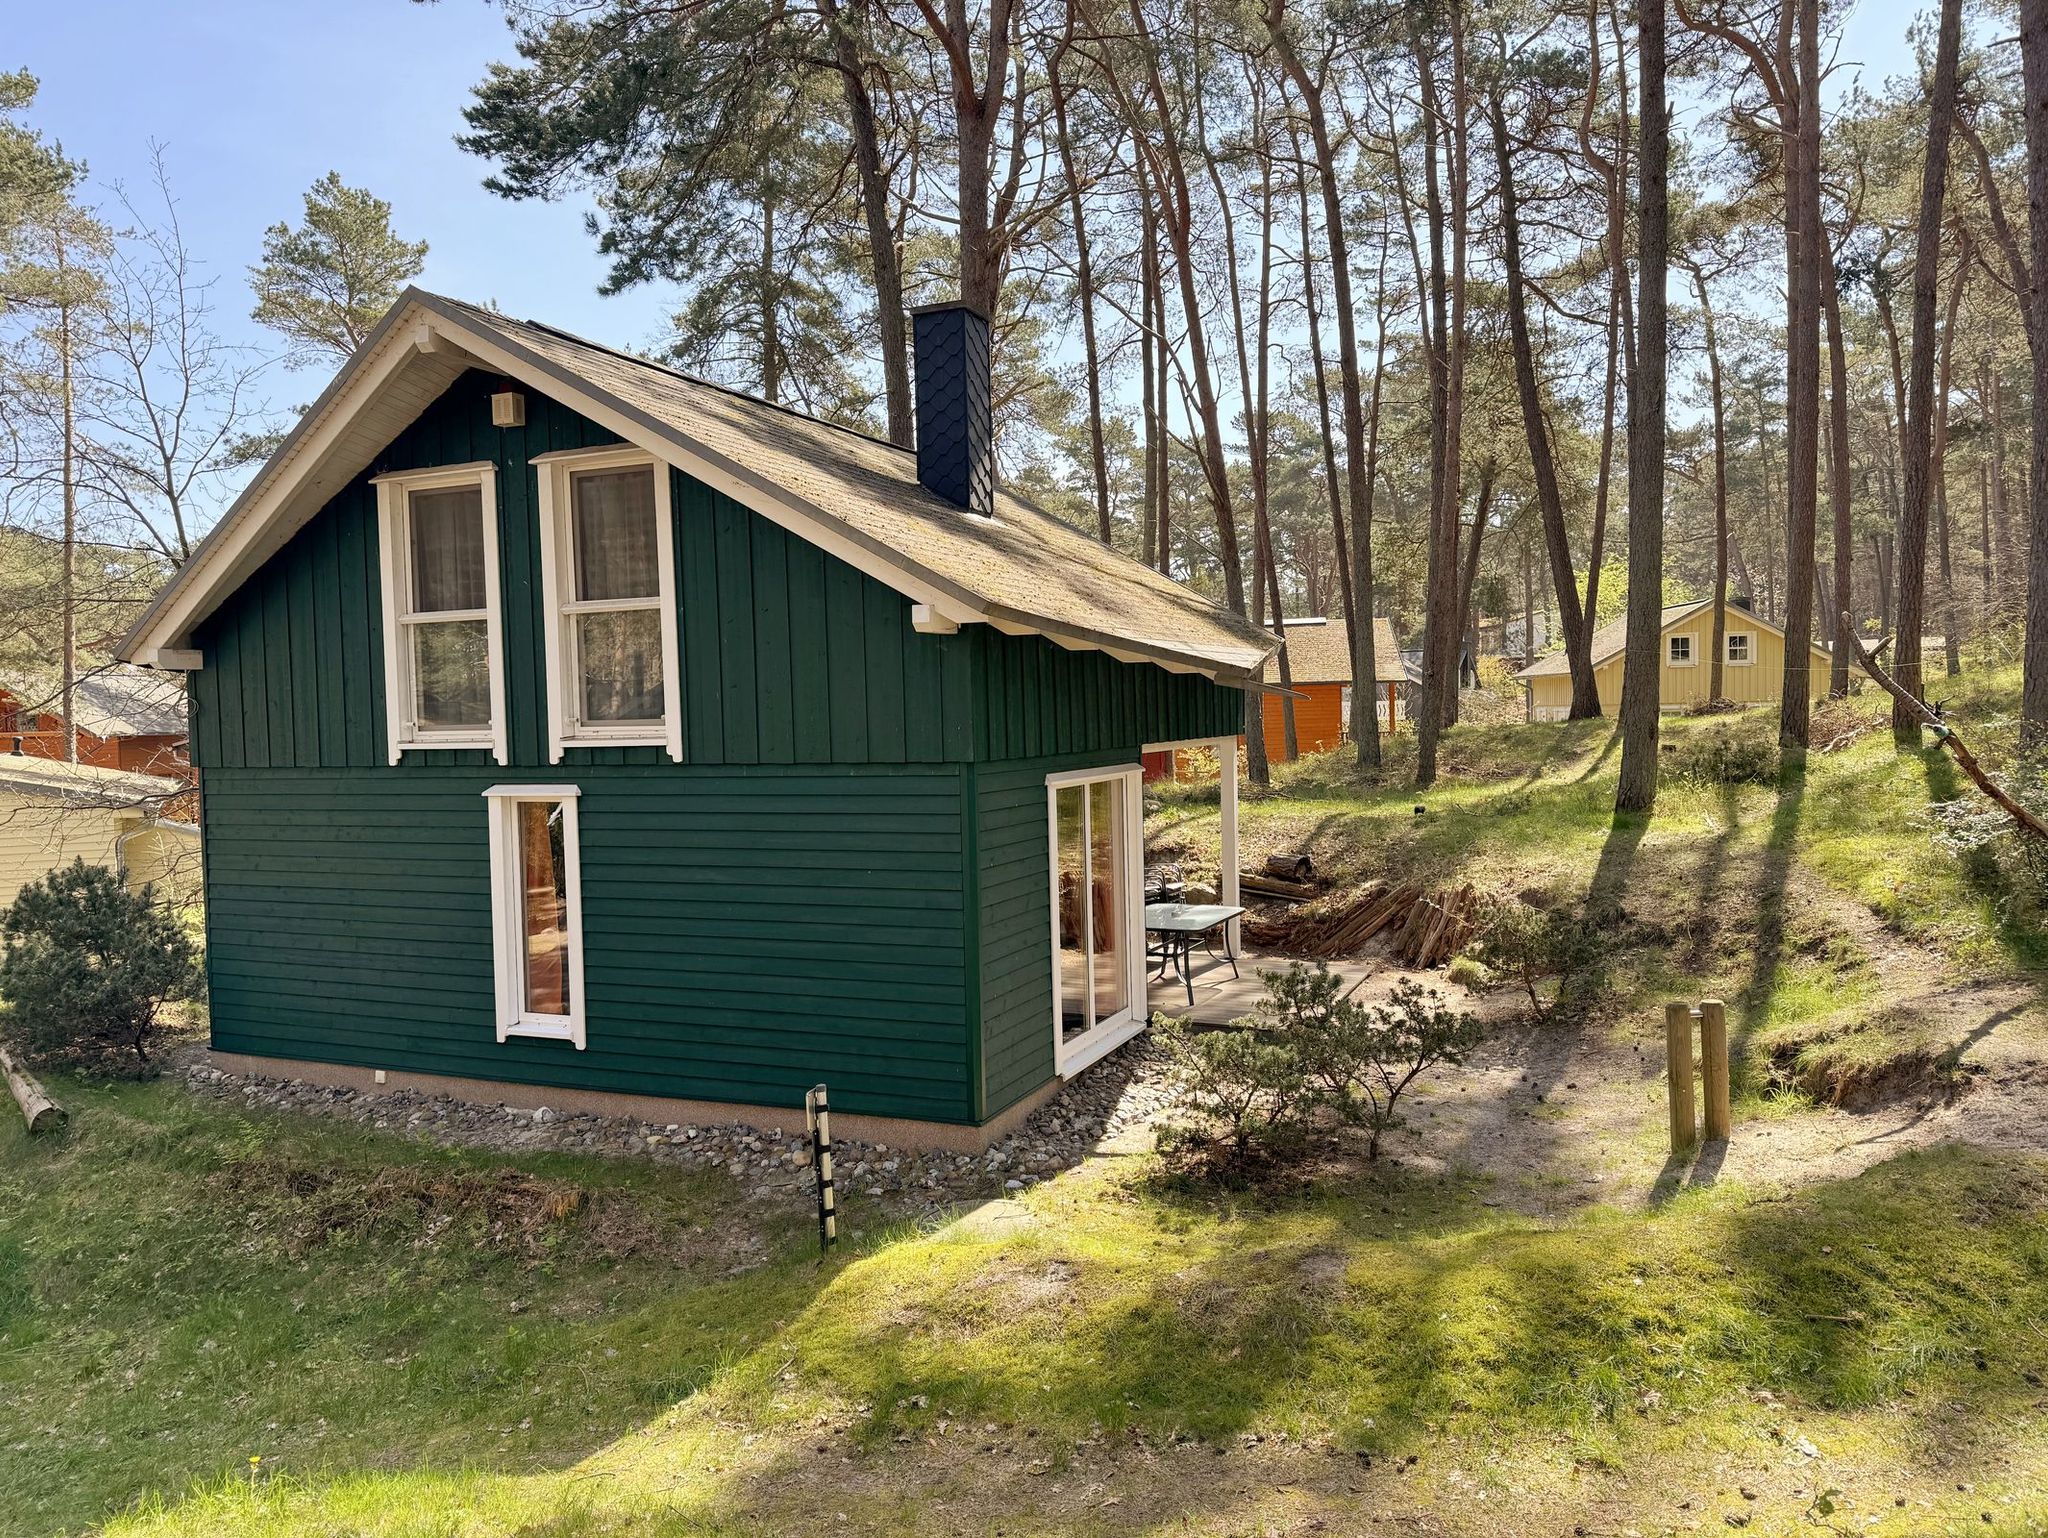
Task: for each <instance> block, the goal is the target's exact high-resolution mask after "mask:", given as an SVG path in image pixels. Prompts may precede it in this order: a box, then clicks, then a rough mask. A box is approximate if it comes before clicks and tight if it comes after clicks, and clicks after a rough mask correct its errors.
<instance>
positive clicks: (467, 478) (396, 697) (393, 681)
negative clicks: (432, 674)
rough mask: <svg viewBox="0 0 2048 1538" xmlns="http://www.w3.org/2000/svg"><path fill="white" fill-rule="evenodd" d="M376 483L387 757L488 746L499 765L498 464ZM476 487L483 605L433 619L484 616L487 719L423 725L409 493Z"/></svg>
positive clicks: (505, 751)
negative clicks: (472, 724) (412, 633)
mask: <svg viewBox="0 0 2048 1538" xmlns="http://www.w3.org/2000/svg"><path fill="white" fill-rule="evenodd" d="M370 484H371V485H373V486H375V487H376V488H377V535H378V543H379V545H380V546H381V549H380V551H379V566H380V568H381V572H380V575H381V579H382V586H383V595H382V596H383V606H384V740H385V743H386V744H387V747H388V749H389V757H390V761H391V762H392V763H393V764H396V763H397V762H398V760H399V755H400V754H402V753H405V752H407V751H408V750H411V751H415V752H417V751H421V750H428V751H431V750H436V749H453V748H486V749H488V750H489V751H490V753H491V756H492V757H493V758H495V759H496V760H497V762H498V763H500V764H504V763H506V762H508V761H509V756H510V749H509V744H508V742H507V738H506V729H505V664H504V645H503V640H504V605H503V602H502V600H501V597H500V591H499V576H498V467H497V466H496V465H494V464H492V463H491V462H490V461H489V460H478V461H475V462H473V463H470V464H463V465H436V466H434V467H433V468H432V469H427V470H400V471H394V472H393V473H391V474H389V475H379V476H376V477H374V478H373V479H372V480H371V482H370ZM451 486H475V487H476V488H477V489H478V491H479V493H480V495H479V498H478V500H479V502H480V503H481V506H482V516H483V523H484V607H483V609H482V611H481V612H479V611H477V610H474V609H455V610H449V611H447V612H445V613H437V614H435V615H434V619H435V620H436V621H440V622H444V623H445V622H447V621H450V620H465V619H466V620H477V619H481V620H482V621H484V652H485V656H486V660H487V663H488V665H489V667H490V673H491V719H490V722H489V724H488V725H486V726H485V727H483V728H481V729H465V730H461V731H434V730H422V729H421V728H420V726H419V725H418V724H417V723H416V722H415V721H413V720H412V719H411V717H412V708H413V697H412V685H413V679H412V648H411V647H410V646H408V645H407V644H406V636H405V630H406V627H407V624H408V622H409V620H410V619H411V614H410V609H411V605H412V597H411V595H412V540H411V533H412V524H411V518H412V503H411V499H412V494H413V493H414V492H415V491H445V490H447V489H448V488H449V487H451Z"/></svg>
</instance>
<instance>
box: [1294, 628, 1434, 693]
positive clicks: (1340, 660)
mask: <svg viewBox="0 0 2048 1538" xmlns="http://www.w3.org/2000/svg"><path fill="white" fill-rule="evenodd" d="M1286 624H1287V669H1288V674H1289V676H1290V677H1292V678H1293V680H1294V681H1295V682H1296V683H1298V684H1348V683H1350V682H1351V629H1350V627H1349V626H1348V625H1346V624H1345V623H1344V621H1342V620H1341V619H1291V620H1288V621H1287V622H1286ZM1372 665H1373V673H1374V676H1375V677H1376V678H1377V679H1378V681H1379V682H1380V683H1383V684H1402V683H1406V682H1407V681H1408V675H1407V674H1406V673H1405V672H1404V671H1403V670H1402V668H1401V648H1400V645H1399V643H1397V642H1396V641H1395V640H1394V627H1393V626H1392V625H1390V624H1389V623H1388V622H1387V621H1386V619H1385V618H1384V617H1382V616H1379V615H1375V616H1373V622H1372Z"/></svg>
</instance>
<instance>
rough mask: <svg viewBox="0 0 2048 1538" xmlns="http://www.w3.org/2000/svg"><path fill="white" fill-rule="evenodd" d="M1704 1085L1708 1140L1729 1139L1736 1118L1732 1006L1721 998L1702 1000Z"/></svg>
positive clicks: (1701, 1052)
mask: <svg viewBox="0 0 2048 1538" xmlns="http://www.w3.org/2000/svg"><path fill="white" fill-rule="evenodd" d="M1700 1086H1701V1088H1702V1089H1703V1090H1704V1091H1705V1094H1706V1120H1707V1141H1708V1142H1709V1143H1725V1142H1727V1141H1728V1129H1729V1126H1730V1124H1731V1122H1732V1120H1733V1118H1732V1117H1731V1116H1730V1114H1729V1110H1728V1008H1727V1006H1726V1005H1725V1004H1723V1003H1722V1002H1721V1001H1720V1000H1719V999H1702V1000H1700Z"/></svg>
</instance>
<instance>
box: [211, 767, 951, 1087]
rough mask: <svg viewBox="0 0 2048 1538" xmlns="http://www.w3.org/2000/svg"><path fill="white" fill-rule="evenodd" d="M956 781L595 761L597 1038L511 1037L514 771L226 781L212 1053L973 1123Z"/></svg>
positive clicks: (591, 900) (215, 827)
mask: <svg viewBox="0 0 2048 1538" xmlns="http://www.w3.org/2000/svg"><path fill="white" fill-rule="evenodd" d="M959 773H960V772H959V770H958V769H956V768H953V767H951V766H934V767H931V768H915V769H905V770H898V771H890V772H882V771H873V770H864V769H863V770H840V769H773V770H769V769H750V770H712V771H698V770H682V771H672V772H664V771H660V770H648V769H643V768H635V767H631V766H620V767H604V768H592V769H590V770H588V771H586V772H583V773H581V774H579V775H577V776H576V777H575V783H576V784H577V785H578V786H579V787H580V789H581V795H580V797H579V799H578V821H579V826H580V831H581V837H582V845H583V927H584V947H583V948H584V959H585V964H586V968H587V975H586V983H585V988H586V993H587V1009H588V1040H589V1046H588V1049H587V1050H585V1051H581V1052H579V1051H577V1050H576V1049H575V1048H573V1047H570V1046H568V1045H566V1044H565V1043H561V1042H552V1041H532V1040H527V1041H522V1040H518V1039H514V1040H511V1041H507V1042H505V1043H503V1044H500V1043H499V1042H498V1041H497V1040H496V1039H495V1037H496V1033H495V1030H494V1028H493V1023H492V1017H493V1009H494V999H493V990H492V981H491V979H492V970H491V969H492V958H491V928H490V915H491V903H490V879H489V867H490V855H489V846H488V842H487V836H486V809H485V804H484V798H483V795H482V791H483V790H484V788H485V787H486V786H487V785H489V784H491V783H493V781H494V780H495V779H496V778H497V776H496V775H495V774H486V773H478V772H476V771H472V770H463V769H454V768H450V769H425V770H421V771H418V772H416V773H409V774H406V775H404V776H403V777H402V778H401V777H399V776H397V775H395V774H393V773H392V772H391V771H390V770H388V769H386V770H384V771H383V772H381V773H380V772H377V771H344V772H339V773H336V772H321V773H310V774H289V775H280V774H278V773H277V772H275V771H259V770H232V771H231V770H213V771H209V772H208V776H207V784H206V788H205V796H206V803H207V806H206V815H207V823H208V845H207V860H208V865H209V877H210V879H211V883H212V890H211V892H210V893H209V903H208V922H209V930H210V942H211V943H210V947H209V956H208V963H209V971H210V974H211V983H212V1003H213V1032H214V1044H215V1045H216V1046H218V1047H220V1048H222V1049H224V1050H227V1051H233V1052H253V1053H263V1054H269V1055H274V1056H283V1057H306V1058H315V1059H318V1060H321V1061H329V1062H341V1063H357V1064H363V1065H366V1066H374V1067H382V1068H406V1069H415V1070H419V1071H422V1072H429V1073H445V1074H456V1075H470V1076H481V1077H487V1078H499V1079H512V1080H517V1081H521V1082H528V1083H541V1084H561V1085H569V1086H575V1087H584V1088H593V1089H632V1090H639V1091H642V1092H645V1093H650V1094H665V1095H678V1096H686V1097H697V1098H704V1099H714V1100H737V1101H743V1102H751V1103H756V1104H762V1103H765V1104H771V1105H795V1104H799V1103H801V1101H802V1098H803V1092H804V1090H806V1089H807V1088H809V1087H810V1086H811V1085H812V1084H815V1083H817V1082H818V1081H819V1080H820V1079H824V1080H827V1081H829V1082H830V1083H831V1085H832V1091H833V1102H834V1104H836V1105H841V1106H843V1107H844V1108H845V1109H847V1110H853V1111H868V1112H873V1113H876V1114H883V1115H892V1116H916V1117H923V1118H928V1119H932V1120H941V1121H962V1120H966V1119H968V1118H969V1115H970V1105H969V1098H968V1094H967V1067H966V1064H967V1048H968V1041H967V1036H966V1022H967V1019H968V1015H967V1011H966V997H965V994H966V987H965V968H964V965H963V961H962V944H963V929H964V923H963V917H964V897H963V890H962V873H961V867H960V857H959V849H960V844H961V796H960V785H959Z"/></svg>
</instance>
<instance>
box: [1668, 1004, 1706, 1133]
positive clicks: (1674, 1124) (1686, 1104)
mask: <svg viewBox="0 0 2048 1538" xmlns="http://www.w3.org/2000/svg"><path fill="white" fill-rule="evenodd" d="M1664 1061H1665V1065H1666V1067H1667V1068H1668V1069H1669V1071H1670V1095H1671V1151H1672V1152H1673V1153H1684V1152H1685V1151H1686V1150H1687V1149H1688V1148H1690V1147H1692V1145H1693V1144H1694V1143H1696V1142H1698V1141H1699V1129H1698V1126H1697V1125H1696V1123H1695V1122H1694V1119H1693V1098H1692V1008H1691V1006H1690V1005H1686V1004H1666V1005H1665V1006H1664Z"/></svg>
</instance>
